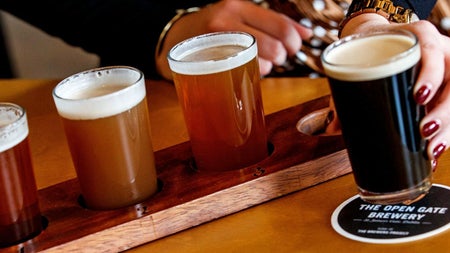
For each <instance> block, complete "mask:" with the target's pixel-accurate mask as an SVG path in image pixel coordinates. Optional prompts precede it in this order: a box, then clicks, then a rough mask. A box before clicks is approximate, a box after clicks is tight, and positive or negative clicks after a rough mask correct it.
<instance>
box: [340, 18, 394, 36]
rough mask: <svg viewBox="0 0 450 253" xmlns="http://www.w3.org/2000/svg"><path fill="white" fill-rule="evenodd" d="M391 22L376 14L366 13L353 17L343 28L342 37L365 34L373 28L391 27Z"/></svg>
mask: <svg viewBox="0 0 450 253" xmlns="http://www.w3.org/2000/svg"><path fill="white" fill-rule="evenodd" d="M389 24H390V23H389V21H388V20H387V19H385V18H384V17H382V16H380V15H378V14H375V13H365V14H363V15H358V16H356V17H353V18H351V19H349V20H348V22H346V24H345V26H343V27H341V30H340V34H339V36H340V37H345V36H348V35H352V34H356V33H360V32H365V31H369V30H371V29H372V28H373V27H379V26H383V25H389Z"/></svg>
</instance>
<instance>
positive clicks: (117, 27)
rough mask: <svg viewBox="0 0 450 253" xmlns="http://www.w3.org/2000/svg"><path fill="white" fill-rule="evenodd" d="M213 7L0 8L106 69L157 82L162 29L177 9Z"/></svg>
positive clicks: (109, 0)
mask: <svg viewBox="0 0 450 253" xmlns="http://www.w3.org/2000/svg"><path fill="white" fill-rule="evenodd" d="M210 2H211V1H210V0H196V1H193V0H187V1H171V2H170V3H169V2H167V1H149V0H63V1H55V0H40V1H31V0H2V1H0V8H1V9H2V10H4V11H7V12H9V13H11V14H12V15H15V16H16V17H18V18H20V19H22V20H24V21H26V22H28V23H30V24H31V25H33V26H36V27H38V28H40V29H42V30H43V31H45V32H46V33H48V34H50V35H53V36H57V37H59V38H61V39H63V40H64V41H66V42H67V43H69V44H71V45H73V46H78V47H81V48H83V49H85V50H86V51H89V52H92V53H95V54H97V55H99V57H100V59H101V64H102V65H130V66H134V67H137V68H139V69H141V70H142V71H144V73H145V75H146V77H147V78H158V77H159V74H158V73H157V71H156V66H155V61H154V55H155V48H156V44H157V41H158V38H159V35H160V33H161V31H162V30H163V27H164V26H165V25H166V24H167V22H169V20H170V19H171V18H172V17H173V16H174V15H175V14H176V9H179V8H189V7H192V6H203V5H206V4H208V3H210ZM36 50H39V49H36ZM55 64H57V63H55Z"/></svg>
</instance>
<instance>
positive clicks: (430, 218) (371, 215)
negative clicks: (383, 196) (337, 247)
mask: <svg viewBox="0 0 450 253" xmlns="http://www.w3.org/2000/svg"><path fill="white" fill-rule="evenodd" d="M449 199H450V188H449V187H447V186H444V185H438V184H433V186H432V187H431V189H430V191H429V193H428V194H427V195H426V196H425V197H424V198H423V199H421V200H419V201H417V202H415V203H412V204H411V205H402V204H399V205H377V204H369V203H367V202H364V201H363V200H361V198H359V196H358V195H356V196H353V197H351V198H350V199H348V200H346V201H345V202H344V203H342V204H341V205H340V206H339V207H338V208H336V210H335V211H334V212H333V215H332V216H331V224H332V226H333V228H334V230H336V232H338V233H339V234H341V235H342V236H345V237H347V238H349V239H352V240H356V241H361V242H368V243H380V244H387V243H401V242H411V241H415V240H419V239H423V238H426V237H430V236H432V235H436V234H438V233H440V232H443V231H444V230H446V229H447V228H449V227H450V201H449Z"/></svg>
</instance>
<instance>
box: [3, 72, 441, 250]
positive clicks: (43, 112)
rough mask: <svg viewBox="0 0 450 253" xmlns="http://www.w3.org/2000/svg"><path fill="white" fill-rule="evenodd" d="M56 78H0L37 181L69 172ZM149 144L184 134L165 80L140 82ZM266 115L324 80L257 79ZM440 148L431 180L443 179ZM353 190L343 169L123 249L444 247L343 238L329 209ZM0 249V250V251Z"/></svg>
mask: <svg viewBox="0 0 450 253" xmlns="http://www.w3.org/2000/svg"><path fill="white" fill-rule="evenodd" d="M57 82H58V81H57V80H0V101H9V102H14V103H17V104H20V105H22V106H23V107H25V108H26V110H27V113H28V119H29V125H30V141H31V149H32V155H33V163H34V169H35V174H36V181H37V185H38V188H40V189H42V188H45V187H48V186H51V185H54V184H57V183H60V182H64V181H66V180H69V179H72V178H74V177H76V174H75V171H74V169H73V165H72V163H71V158H70V154H69V150H68V147H67V143H66V140H65V136H64V132H63V130H62V127H61V124H60V123H59V118H58V116H57V114H56V109H55V107H54V104H53V100H52V98H51V90H52V88H53V87H54V86H55V85H56V83H57ZM147 85H148V96H149V103H150V105H149V107H150V120H151V124H152V134H153V145H154V150H155V151H157V150H161V149H164V148H167V147H171V146H173V145H175V144H178V143H181V142H184V141H187V140H188V136H187V132H186V128H185V124H184V120H183V117H182V115H181V111H180V107H179V105H178V101H177V97H176V93H175V89H174V87H173V85H172V84H170V83H167V82H163V81H152V80H148V81H147ZM262 92H263V100H264V107H265V112H266V114H270V113H273V112H276V111H279V110H281V109H284V108H288V107H291V106H294V105H297V104H301V103H304V102H306V101H309V100H312V99H315V98H319V97H321V96H324V95H327V94H329V89H328V85H327V83H326V80H325V79H307V78H276V79H275V78H274V79H270V78H267V79H263V81H262ZM449 167H450V154H448V152H447V153H445V154H444V155H443V156H442V157H441V159H440V161H439V167H438V169H437V171H436V172H435V173H434V182H436V183H440V184H446V185H450V172H449V171H448V168H449ZM355 194H356V189H355V185H354V182H353V178H352V176H351V175H350V174H349V175H345V176H342V177H339V178H336V179H333V180H330V181H328V182H325V183H322V184H319V185H316V186H314V187H310V188H308V189H304V190H301V191H298V192H295V193H292V194H289V195H286V196H283V197H280V198H278V199H274V200H272V201H269V202H266V203H263V204H260V205H257V206H255V207H252V208H249V209H246V210H243V211H240V212H238V213H235V214H232V215H229V216H226V217H223V218H220V219H218V220H214V221H211V222H209V223H206V224H202V225H200V226H197V227H194V228H191V229H188V230H185V231H182V232H179V233H177V234H174V235H171V236H168V237H165V238H162V239H159V240H156V241H153V242H151V243H148V244H145V245H142V246H140V247H137V248H135V249H131V250H129V251H130V252H331V251H336V250H344V251H345V252H450V240H449V239H450V231H446V232H444V233H441V234H439V235H437V236H434V237H431V238H427V239H423V240H420V241H416V242H412V243H402V244H395V245H377V244H368V243H361V242H356V241H352V240H349V239H347V238H344V237H342V236H341V235H339V234H337V233H336V232H335V231H334V230H333V229H332V227H331V223H330V217H331V214H332V212H333V211H334V210H335V208H336V207H337V206H338V205H339V204H341V203H342V202H343V201H345V200H346V199H348V198H349V197H351V196H354V195H355ZM0 252H1V250H0Z"/></svg>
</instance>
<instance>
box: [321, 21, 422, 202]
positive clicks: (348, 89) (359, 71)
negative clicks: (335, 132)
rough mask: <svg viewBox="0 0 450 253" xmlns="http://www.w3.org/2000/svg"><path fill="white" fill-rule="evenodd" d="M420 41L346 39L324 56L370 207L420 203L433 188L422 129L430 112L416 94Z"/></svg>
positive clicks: (399, 35) (407, 37)
mask: <svg viewBox="0 0 450 253" xmlns="http://www.w3.org/2000/svg"><path fill="white" fill-rule="evenodd" d="M420 57H421V55H420V46H419V44H418V40H417V38H416V36H415V35H414V34H412V33H410V32H407V31H402V30H400V31H378V32H372V33H365V34H358V35H353V36H350V37H346V38H343V39H341V40H339V41H337V42H335V43H333V44H332V45H330V46H329V47H328V48H327V49H326V50H325V51H324V53H323V54H322V63H323V66H324V69H325V73H326V75H327V76H328V80H329V83H330V87H331V91H332V96H333V100H334V103H335V106H336V111H337V115H338V118H339V119H340V123H341V126H342V134H343V137H344V140H345V143H346V146H347V150H348V154H349V158H350V163H351V166H352V169H353V175H354V178H355V181H356V184H357V185H358V188H359V193H360V196H361V198H362V199H363V200H365V201H368V202H372V203H378V204H395V203H405V204H408V203H412V202H414V201H416V200H418V199H420V198H421V197H423V196H424V195H425V194H426V193H427V192H428V190H429V188H430V186H431V162H430V160H429V159H428V157H427V155H426V141H425V140H424V139H423V138H422V137H421V134H420V130H419V123H420V120H421V119H422V117H423V116H424V113H425V108H424V107H423V106H420V105H418V104H416V102H415V101H414V98H413V87H414V84H415V80H416V75H417V71H418V63H419V61H420Z"/></svg>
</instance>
